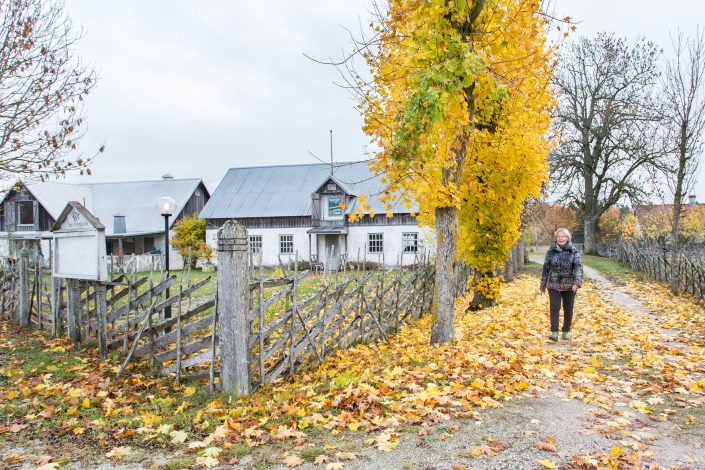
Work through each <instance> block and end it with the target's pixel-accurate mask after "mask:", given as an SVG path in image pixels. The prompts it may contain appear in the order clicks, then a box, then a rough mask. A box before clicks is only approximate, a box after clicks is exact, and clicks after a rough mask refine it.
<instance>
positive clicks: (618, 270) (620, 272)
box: [582, 254, 642, 282]
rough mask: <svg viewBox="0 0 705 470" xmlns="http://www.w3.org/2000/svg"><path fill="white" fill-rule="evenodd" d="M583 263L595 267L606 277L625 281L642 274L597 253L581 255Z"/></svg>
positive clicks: (639, 276)
mask: <svg viewBox="0 0 705 470" xmlns="http://www.w3.org/2000/svg"><path fill="white" fill-rule="evenodd" d="M582 260H583V264H584V265H585V266H589V267H591V268H593V269H597V270H598V271H600V272H601V273H602V274H604V275H606V276H607V277H609V278H611V279H613V280H617V281H622V282H626V281H628V280H630V279H634V278H635V277H638V278H641V277H642V274H641V273H638V272H636V271H633V270H631V269H629V268H628V267H626V266H624V265H622V264H620V263H618V262H617V261H614V260H612V259H610V258H603V257H602V256H597V255H585V254H584V255H582Z"/></svg>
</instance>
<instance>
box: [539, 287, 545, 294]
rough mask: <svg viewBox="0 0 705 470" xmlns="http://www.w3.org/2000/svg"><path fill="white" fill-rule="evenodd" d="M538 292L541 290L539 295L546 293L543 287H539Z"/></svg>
mask: <svg viewBox="0 0 705 470" xmlns="http://www.w3.org/2000/svg"><path fill="white" fill-rule="evenodd" d="M539 292H541V295H543V294H545V293H546V288H545V287H539Z"/></svg>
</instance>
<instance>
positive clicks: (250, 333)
mask: <svg viewBox="0 0 705 470" xmlns="http://www.w3.org/2000/svg"><path fill="white" fill-rule="evenodd" d="M234 227H236V228H237V229H236V230H235V229H234ZM226 228H227V229H228V230H230V232H227V230H226V232H227V233H224V232H223V230H225V229H226ZM218 237H219V238H218V243H219V248H218V260H219V269H218V273H217V289H215V291H216V293H215V294H213V293H207V294H204V291H205V290H206V287H207V286H211V287H212V285H213V282H214V280H213V279H211V278H205V279H201V280H199V281H197V282H191V276H190V272H184V271H183V269H187V266H188V265H189V264H190V263H187V264H185V265H184V268H183V269H182V272H181V276H179V279H177V277H173V276H167V275H166V273H163V272H160V273H156V272H152V273H150V274H151V275H150V276H146V275H144V274H143V275H140V276H138V275H137V273H136V272H135V271H136V269H133V271H132V272H127V271H124V272H122V273H121V274H120V275H119V276H116V277H115V278H113V279H112V281H111V282H103V283H96V282H91V281H77V280H58V279H52V278H51V277H50V275H49V274H48V273H46V272H45V271H43V268H42V267H41V265H40V264H38V263H34V264H33V263H31V262H26V260H25V261H22V260H20V262H19V263H16V262H2V261H1V260H0V307H2V308H1V309H0V310H1V311H2V312H4V313H7V314H8V318H9V315H10V314H11V315H12V318H13V319H18V318H20V317H22V315H20V314H19V313H18V312H20V311H28V312H29V313H28V314H25V316H26V317H27V318H28V320H30V321H31V323H32V324H34V325H35V326H37V327H39V328H41V329H44V330H47V331H50V332H52V333H54V334H55V335H62V334H66V335H68V336H69V337H70V338H71V339H73V340H74V343H75V344H76V345H77V346H80V345H81V344H85V343H86V342H87V341H93V340H95V342H96V343H97V345H98V347H99V349H100V351H101V354H102V356H103V357H106V356H107V355H108V352H109V351H114V353H113V356H114V357H118V358H119V360H120V362H121V366H120V368H119V372H118V374H122V373H124V372H125V370H126V368H127V366H128V364H130V362H133V361H140V362H145V361H146V362H148V363H149V364H151V366H152V367H153V370H155V371H158V372H161V373H162V374H174V375H175V376H176V380H177V381H181V380H182V379H184V378H208V379H209V382H210V385H211V387H214V386H215V384H216V377H217V376H218V375H219V380H220V384H221V386H222V387H223V388H224V389H225V390H227V391H233V392H234V393H249V392H250V391H251V390H253V389H256V388H257V387H260V386H262V385H264V384H268V383H271V382H273V381H274V380H276V379H279V378H281V377H283V376H292V375H293V374H295V373H296V371H297V370H300V368H302V367H306V366H308V365H311V364H316V363H320V362H322V361H323V360H324V358H325V357H326V356H328V355H329V354H331V353H332V352H334V351H336V350H338V349H342V348H347V347H349V346H351V345H354V344H357V343H369V342H372V341H389V340H390V335H392V334H393V333H395V332H396V331H398V330H399V328H400V327H401V326H402V325H403V324H404V323H406V322H410V321H413V320H415V319H417V318H419V316H420V315H421V314H423V313H424V312H427V311H429V310H430V308H431V302H432V297H433V291H434V275H435V271H434V266H433V264H432V263H431V262H430V260H429V257H428V255H427V254H426V253H418V254H417V256H416V258H415V262H414V264H413V265H412V266H402V265H401V263H400V264H399V265H398V266H396V267H393V268H384V267H380V266H378V267H380V268H381V269H377V270H368V266H367V264H366V263H358V264H357V265H355V266H356V269H352V270H349V269H344V270H342V271H336V273H335V275H333V274H332V273H324V275H315V274H311V273H310V272H309V271H301V272H300V271H299V268H300V267H301V265H303V264H304V263H298V262H294V263H293V269H291V270H289V269H287V268H286V267H284V266H283V265H282V266H280V269H279V270H276V271H277V272H279V273H281V275H280V276H281V277H277V278H272V277H268V276H266V275H265V270H264V268H263V267H262V266H261V263H259V264H258V265H256V266H253V264H254V263H253V257H252V256H250V255H249V253H248V250H247V246H248V244H247V232H246V230H245V229H244V228H242V226H239V225H237V224H236V223H234V222H232V223H231V221H229V222H228V223H226V224H225V225H224V228H223V229H222V230H221V231H220V232H219V235H218ZM228 237H230V238H228ZM297 258H298V256H297ZM522 264H523V247H517V248H516V249H514V250H513V251H512V255H511V257H510V260H509V261H508V263H507V267H506V269H505V274H506V277H508V278H510V277H511V276H512V274H513V273H514V272H515V271H516V269H517V268H518V267H519V266H521V265H522ZM25 265H26V269H25V268H23V266H25ZM155 274H158V277H157V278H156V279H155V278H154V275H155ZM472 274H473V273H472V270H471V269H469V268H467V267H465V266H461V265H458V266H457V270H456V273H455V278H456V286H455V294H456V296H460V295H464V294H465V292H466V287H467V283H468V280H469V279H470V278H471V277H472ZM271 275H272V274H271V272H270V274H269V276H271ZM208 292H212V290H209V291H208ZM23 308H24V310H22V309H23ZM168 312H171V313H170V314H169V313H168ZM20 323H21V322H20ZM233 384H236V385H237V387H236V388H233Z"/></svg>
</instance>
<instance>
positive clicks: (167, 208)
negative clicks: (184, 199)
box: [157, 196, 176, 215]
mask: <svg viewBox="0 0 705 470" xmlns="http://www.w3.org/2000/svg"><path fill="white" fill-rule="evenodd" d="M175 210H176V201H174V199H173V198H170V197H169V196H164V197H160V198H159V200H158V201H157V212H159V213H160V214H161V215H172V214H173V213H174V211H175Z"/></svg>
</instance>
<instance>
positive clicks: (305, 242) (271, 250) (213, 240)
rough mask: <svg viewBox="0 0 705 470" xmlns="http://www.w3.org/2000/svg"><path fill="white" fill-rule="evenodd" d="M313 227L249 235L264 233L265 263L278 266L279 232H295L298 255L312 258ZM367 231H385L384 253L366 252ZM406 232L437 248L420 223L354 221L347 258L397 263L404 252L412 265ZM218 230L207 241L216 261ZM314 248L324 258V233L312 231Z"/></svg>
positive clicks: (254, 231) (341, 249)
mask: <svg viewBox="0 0 705 470" xmlns="http://www.w3.org/2000/svg"><path fill="white" fill-rule="evenodd" d="M310 228H311V227H304V228H301V227H299V228H276V229H249V230H248V235H261V236H262V253H263V255H262V263H263V264H264V265H265V266H275V265H277V264H278V263H279V259H278V256H280V255H279V235H283V234H292V235H294V250H295V251H296V250H298V252H299V259H301V260H304V261H308V260H309V253H310V252H309V234H308V233H306V232H307V230H309V229H310ZM368 233H383V234H384V236H383V238H384V253H383V255H382V254H380V253H367V252H366V246H367V245H366V244H367V234H368ZM403 233H418V234H419V245H420V247H421V249H424V248H426V249H431V250H433V248H435V244H434V237H433V232H432V230H431V229H429V228H427V227H419V226H418V225H378V226H368V225H365V226H360V225H357V226H356V225H354V224H353V225H351V226H349V227H348V234H347V254H348V261H357V260H358V253H359V257H360V260H361V261H362V260H366V261H369V262H375V263H382V262H384V263H385V264H386V265H388V266H392V265H396V264H397V263H398V262H399V256H400V255H401V256H402V258H403V259H402V263H403V264H404V265H409V264H413V263H414V253H402V234H403ZM217 236H218V230H216V229H211V230H207V231H206V241H207V243H208V245H209V246H211V247H212V248H213V250H214V256H213V261H214V262H217V254H216V250H217V246H218V241H217ZM311 250H313V252H314V253H316V250H318V253H319V254H320V257H321V260H322V259H323V257H324V253H325V236H323V235H319V236H318V237H316V236H315V235H311ZM344 251H345V242H344V241H343V242H342V243H340V244H339V246H338V248H337V253H338V254H340V253H343V252H344ZM281 259H282V261H283V262H287V261H288V260H290V259H292V260H293V255H281Z"/></svg>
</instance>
